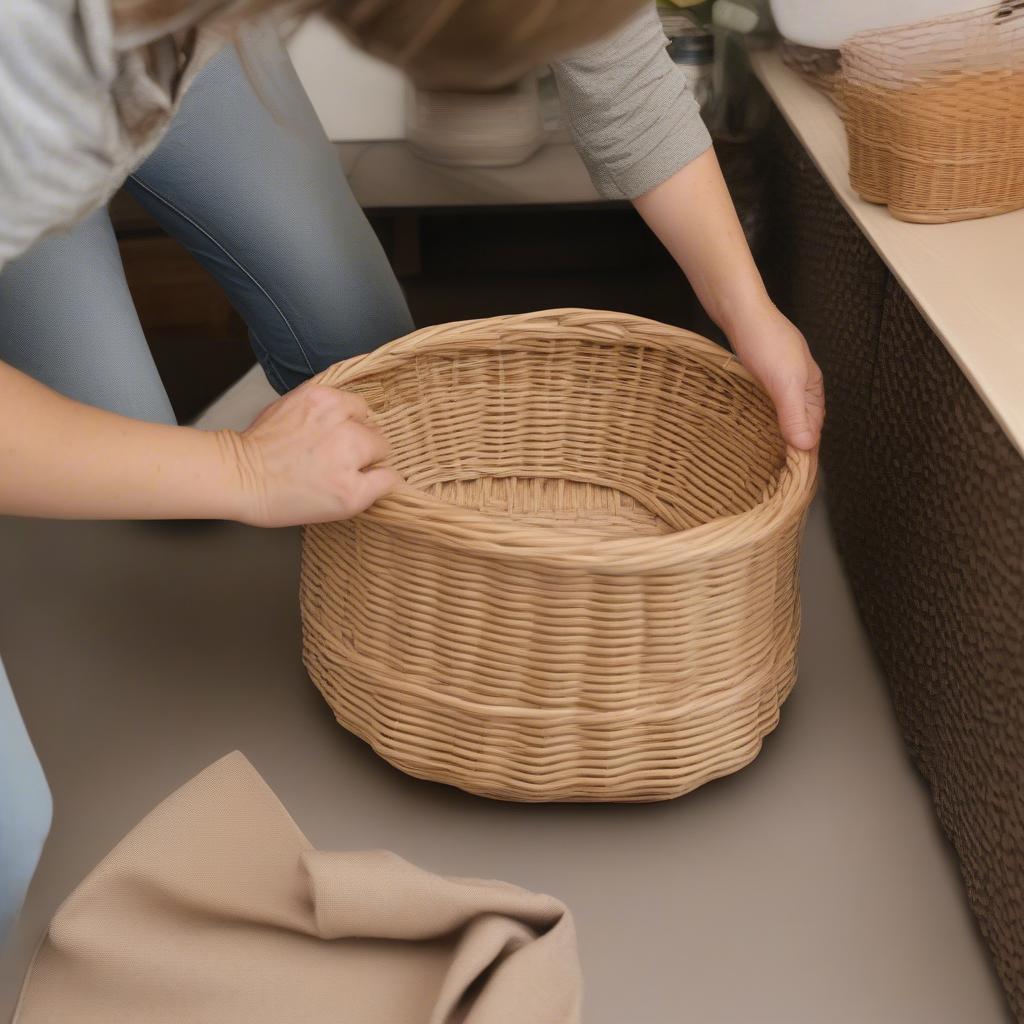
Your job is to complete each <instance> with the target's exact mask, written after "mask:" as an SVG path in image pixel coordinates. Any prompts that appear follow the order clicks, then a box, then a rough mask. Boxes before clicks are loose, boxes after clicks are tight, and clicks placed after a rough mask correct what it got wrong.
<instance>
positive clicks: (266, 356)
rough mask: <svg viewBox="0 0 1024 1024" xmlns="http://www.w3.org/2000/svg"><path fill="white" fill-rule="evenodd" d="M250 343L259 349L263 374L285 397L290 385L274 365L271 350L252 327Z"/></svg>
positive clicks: (257, 356) (258, 356) (258, 358)
mask: <svg viewBox="0 0 1024 1024" xmlns="http://www.w3.org/2000/svg"><path fill="white" fill-rule="evenodd" d="M249 341H250V343H251V344H252V347H253V349H257V348H258V349H259V351H258V352H256V359H257V360H258V362H259V364H260V365H261V366H262V367H263V372H264V373H265V374H266V375H267V378H268V379H269V380H270V383H271V386H272V387H273V389H274V390H275V391H276V392H277V393H278V394H279V395H283V394H285V392H287V391H288V390H289V388H288V385H287V384H286V383H285V380H284V377H282V376H281V371H280V370H278V368H277V366H276V365H275V364H274V357H273V356H272V355H271V354H270V349H268V348H267V346H266V345H264V344H263V341H262V340H261V339H260V336H259V335H258V334H257V333H256V332H255V331H254V330H253V329H252V328H251V327H250V328H249ZM260 352H262V353H263V358H262V359H260Z"/></svg>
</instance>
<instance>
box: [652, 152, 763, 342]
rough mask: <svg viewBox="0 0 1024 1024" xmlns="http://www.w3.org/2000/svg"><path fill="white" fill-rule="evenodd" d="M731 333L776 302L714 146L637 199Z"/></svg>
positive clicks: (700, 294)
mask: <svg viewBox="0 0 1024 1024" xmlns="http://www.w3.org/2000/svg"><path fill="white" fill-rule="evenodd" d="M634 205H635V206H636V209H637V210H638V212H639V213H640V216H641V217H643V219H644V220H645V221H646V222H647V224H648V226H649V227H650V228H651V230H652V231H653V232H654V233H655V234H656V235H657V236H658V238H659V239H661V242H662V244H663V245H664V246H665V248H666V249H668V251H669V252H670V253H671V254H672V256H673V258H674V259H675V261H676V262H677V263H678V264H679V266H680V268H681V269H682V271H683V273H685V274H686V277H687V278H688V280H689V282H690V284H691V285H692V287H693V290H694V291H695V292H696V294H697V298H698V299H700V301H701V304H702V305H703V306H704V308H705V309H706V310H707V312H708V315H709V316H710V317H711V318H712V319H713V320H714V321H715V323H717V324H718V325H719V327H721V328H722V329H723V330H724V331H725V332H726V334H730V335H731V334H732V333H734V332H735V331H737V330H739V329H740V328H741V327H742V325H743V324H746V323H748V322H752V321H753V320H754V319H756V317H758V316H760V315H762V314H763V313H764V311H765V310H766V309H768V308H770V307H771V302H770V300H769V298H768V295H767V293H766V292H765V288H764V284H763V282H762V281H761V275H760V274H759V273H758V270H757V267H756V266H755V264H754V258H753V256H752V255H751V253H750V247H749V246H748V245H747V241H746V237H745V236H744V234H743V229H742V227H741V226H740V222H739V219H738V218H737V216H736V209H735V207H734V206H733V202H732V198H731V197H730V195H729V191H728V189H727V188H726V185H725V180H724V179H723V177H722V172H721V170H720V168H719V166H718V159H717V158H716V156H715V153H714V150H711V149H709V150H707V151H706V152H704V153H702V154H701V155H700V156H699V157H697V158H696V159H695V160H693V161H691V162H690V163H688V164H687V165H686V166H685V167H683V168H682V169H681V170H679V171H677V172H676V173H675V174H673V175H672V177H670V178H669V179H668V180H666V181H664V182H662V183H661V184H660V185H658V186H657V187H656V188H653V189H651V190H650V191H649V192H647V193H646V194H645V195H642V196H640V197H639V198H638V199H636V200H634Z"/></svg>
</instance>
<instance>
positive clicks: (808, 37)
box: [771, 0, 981, 50]
mask: <svg viewBox="0 0 1024 1024" xmlns="http://www.w3.org/2000/svg"><path fill="white" fill-rule="evenodd" d="M980 4H981V0H898V2H894V0H771V8H772V17H773V18H774V19H775V24H776V26H777V27H778V30H779V32H780V33H781V34H782V35H783V36H784V37H785V38H786V39H788V40H790V42H793V43H800V44H801V45H803V46H818V47H821V48H822V49H826V50H838V49H839V47H840V46H841V45H842V44H843V43H844V42H845V41H846V40H847V39H849V38H850V36H852V35H856V34H857V33H858V32H864V31H866V30H867V29H875V28H888V27H890V26H892V25H907V24H909V23H910V22H913V21H925V20H927V19H928V18H941V17H942V16H943V15H944V14H956V13H958V12H960V11H971V10H974V9H975V8H977V7H978V6H979V5H980Z"/></svg>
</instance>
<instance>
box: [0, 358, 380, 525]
mask: <svg viewBox="0 0 1024 1024" xmlns="http://www.w3.org/2000/svg"><path fill="white" fill-rule="evenodd" d="M365 418H366V407H365V404H364V403H363V402H362V400H361V399H358V398H356V397H355V396H352V395H345V394H342V393H341V392H337V391H334V390H332V389H330V388H325V387H318V386H315V385H306V386H304V387H302V388H299V389H297V390H296V391H295V392H292V394H290V395H288V396H286V397H285V398H283V399H281V400H279V401H277V402H275V403H274V404H273V405H272V406H270V407H269V408H268V409H267V410H266V411H265V412H264V413H263V414H262V415H261V416H260V417H259V418H258V419H257V420H256V421H255V423H254V424H253V425H252V426H251V427H250V428H249V429H248V430H246V431H244V432H242V433H237V432H235V431H218V432H217V433H212V432H204V431H200V430H194V429H191V428H188V427H169V426H162V425H157V424H152V423H142V422H139V421H137V420H132V419H128V418H126V417H123V416H117V415H115V414H113V413H108V412H103V411H101V410H98V409H93V408H91V407H89V406H85V405H81V404H80V403H78V402H74V401H71V400H70V399H68V398H64V397H63V396H61V395H58V394H57V393H56V392H54V391H51V390H50V389H49V388H46V387H44V386H43V385H42V384H39V383H37V382H36V381H34V380H32V379H31V378H29V377H26V376H25V375H24V374H22V373H19V372H18V371H17V370H15V369H13V368H11V367H9V366H6V365H4V364H3V363H0V513H2V514H13V515H29V516H49V517H54V518H83V519H84V518H90V519H151V518H161V519H175V518H176V519H195V518H216V519H237V520H240V521H243V522H249V523H253V524H256V525H261V526H283V525H291V524H294V523H303V522H319V521H326V520H332V519H342V518H345V517H346V516H350V515H353V514H355V513H356V512H359V511H361V510H362V509H363V508H365V507H366V506H367V505H369V504H371V503H372V502H373V501H374V500H375V499H376V498H377V497H380V496H381V495H382V494H384V493H386V492H387V491H389V490H390V489H391V488H392V487H393V486H394V484H395V483H396V481H397V478H396V476H395V474H394V473H393V472H392V471H390V470H384V469H374V468H372V467H373V465H374V463H376V462H378V461H379V460H380V459H381V458H383V457H384V456H385V455H386V446H385V445H384V442H383V440H382V438H381V437H380V436H379V435H378V434H377V433H376V431H374V430H373V429H372V428H371V427H369V426H367V425H366V423H365V422H364V420H365Z"/></svg>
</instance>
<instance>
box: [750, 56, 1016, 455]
mask: <svg viewBox="0 0 1024 1024" xmlns="http://www.w3.org/2000/svg"><path fill="white" fill-rule="evenodd" d="M753 64H754V70H755V72H756V73H757V76H758V78H760V79H761V81H762V83H763V84H764V86H765V88H766V89H767V90H768V92H769V93H770V94H771V97H772V99H773V100H775V103H776V105H777V106H778V108H779V110H780V111H781V112H782V115H783V116H784V117H785V119H786V120H787V121H788V122H789V125H790V127H791V128H792V129H793V131H794V132H795V134H796V136H797V138H799V139H800V141H801V142H802V143H803V145H804V147H805V148H806V150H807V152H808V154H809V155H810V157H811V159H812V160H813V161H814V162H815V164H816V165H817V167H818V170H820V171H821V173H822V175H823V176H824V178H825V180H826V181H827V182H828V183H829V185H831V187H832V190H833V191H834V192H835V194H836V196H837V197H838V198H839V200H840V202H841V203H842V204H843V206H844V207H845V208H846V210H847V211H848V212H849V214H850V216H852V217H853V219H854V221H856V223H857V224H858V226H859V227H860V229H861V230H862V231H863V232H864V234H865V236H866V237H867V239H868V241H869V242H870V243H871V244H872V245H873V246H874V247H875V250H876V251H877V252H878V255H879V256H881V258H882V259H883V260H884V261H885V262H886V264H887V265H888V267H889V269H890V270H891V271H892V273H893V276H894V277H895V278H896V279H897V280H898V281H899V283H900V285H901V286H902V287H903V289H904V291H906V293H907V295H909V296H910V298H911V300H912V301H913V303H914V305H915V306H917V308H918V309H919V310H920V311H921V314H922V316H923V317H924V318H925V320H927V321H928V324H929V325H930V326H931V328H932V330H934V331H935V333H936V334H937V335H938V337H939V338H940V339H941V341H942V343H943V344H944V345H945V346H946V348H947V349H948V350H949V352H950V354H951V355H952V356H953V358H954V359H955V360H956V362H957V364H958V365H959V366H960V369H961V370H962V371H963V372H964V375H965V376H966V377H967V379H968V380H969V381H970V382H971V383H972V384H973V385H974V389H975V391H977V393H978V394H979V395H980V396H981V398H982V400H983V401H984V402H985V404H986V405H987V406H988V408H989V410H990V412H991V413H992V415H993V416H994V417H995V419H996V420H997V421H998V422H999V424H1000V425H1001V426H1002V428H1003V430H1004V431H1005V432H1006V435H1007V437H1009V439H1010V440H1011V441H1012V442H1013V444H1014V445H1015V446H1016V447H1017V449H1018V451H1020V452H1021V454H1022V455H1024V263H1022V260H1024V210H1017V211H1016V212H1014V213H1007V214H1003V215H1002V216H1000V217H986V218H983V219H981V220H965V221H959V222H958V223H955V224H909V223H907V222H905V221H900V220H896V218H895V217H893V216H891V215H890V214H889V212H888V211H887V210H886V208H885V207H884V206H876V205H874V204H872V203H866V202H864V200H863V199H861V198H860V197H859V196H858V195H857V194H856V193H855V192H854V191H853V189H852V188H851V187H850V177H849V166H850V164H849V156H848V154H847V148H846V132H845V130H844V128H843V125H842V121H841V120H840V118H839V114H838V113H837V111H836V108H835V107H834V106H833V104H832V102H831V101H830V100H829V99H828V98H827V97H826V96H825V95H823V94H822V93H820V92H819V91H818V90H817V89H815V88H814V87H813V86H811V85H808V84H807V83H806V82H805V81H804V80H803V79H802V78H801V77H800V76H799V75H798V74H797V73H796V72H795V71H792V70H791V69H790V68H787V67H786V66H785V65H784V64H783V63H782V61H781V60H780V59H779V57H778V55H777V54H775V53H772V52H764V53H757V54H754V55H753Z"/></svg>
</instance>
